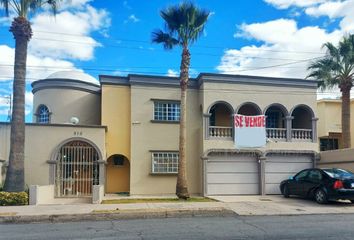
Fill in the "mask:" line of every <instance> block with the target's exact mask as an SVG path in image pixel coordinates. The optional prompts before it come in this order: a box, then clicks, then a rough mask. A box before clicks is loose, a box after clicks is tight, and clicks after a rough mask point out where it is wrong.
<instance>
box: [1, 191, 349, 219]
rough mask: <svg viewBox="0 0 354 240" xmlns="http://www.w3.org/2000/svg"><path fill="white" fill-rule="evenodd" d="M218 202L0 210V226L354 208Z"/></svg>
mask: <svg viewBox="0 0 354 240" xmlns="http://www.w3.org/2000/svg"><path fill="white" fill-rule="evenodd" d="M214 198H215V199H216V200H218V201H219V202H178V203H129V204H71V205H39V206H16V207H0V223H15V222H43V221H50V222H55V221H58V222H59V221H79V220H98V219H102V220H110V219H131V218H151V217H181V216H183V217H185V216H191V217H192V216H231V215H245V216H250V215H299V214H343V213H354V205H353V204H350V203H349V202H337V203H330V204H327V205H319V204H317V203H315V202H313V201H310V200H304V199H298V198H289V199H285V198H283V197H282V196H232V197H231V196H219V197H214Z"/></svg>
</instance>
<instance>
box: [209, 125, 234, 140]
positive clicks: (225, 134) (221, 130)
mask: <svg viewBox="0 0 354 240" xmlns="http://www.w3.org/2000/svg"><path fill="white" fill-rule="evenodd" d="M209 137H211V138H229V139H232V127H216V126H210V127H209Z"/></svg>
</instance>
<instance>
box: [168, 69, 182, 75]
mask: <svg viewBox="0 0 354 240" xmlns="http://www.w3.org/2000/svg"><path fill="white" fill-rule="evenodd" d="M178 75H179V72H178V71H176V70H173V69H168V70H167V76H169V77H178Z"/></svg>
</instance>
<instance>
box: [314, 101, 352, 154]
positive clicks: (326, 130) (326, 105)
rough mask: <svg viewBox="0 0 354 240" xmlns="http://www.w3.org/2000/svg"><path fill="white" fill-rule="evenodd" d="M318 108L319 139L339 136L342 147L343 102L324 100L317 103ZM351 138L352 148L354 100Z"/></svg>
mask: <svg viewBox="0 0 354 240" xmlns="http://www.w3.org/2000/svg"><path fill="white" fill-rule="evenodd" d="M317 108H318V117H319V121H318V137H326V136H328V135H330V133H332V134H338V135H337V136H336V137H339V146H341V145H342V144H341V142H342V141H341V139H340V134H341V132H342V123H341V119H342V118H341V116H342V104H341V100H339V99H337V100H333V99H324V100H319V101H318V103H317ZM350 112H351V118H350V136H351V147H353V146H354V117H352V116H353V114H354V99H351V101H350Z"/></svg>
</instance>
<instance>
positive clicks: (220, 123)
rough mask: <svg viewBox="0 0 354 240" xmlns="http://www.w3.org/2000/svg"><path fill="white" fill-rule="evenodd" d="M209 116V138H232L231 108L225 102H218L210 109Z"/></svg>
mask: <svg viewBox="0 0 354 240" xmlns="http://www.w3.org/2000/svg"><path fill="white" fill-rule="evenodd" d="M209 114H210V116H209V137H217V138H220V137H221V138H232V124H233V110H232V107H231V106H230V105H229V104H227V103H225V102H218V103H215V104H214V105H213V106H212V107H211V108H210V110H209Z"/></svg>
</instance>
